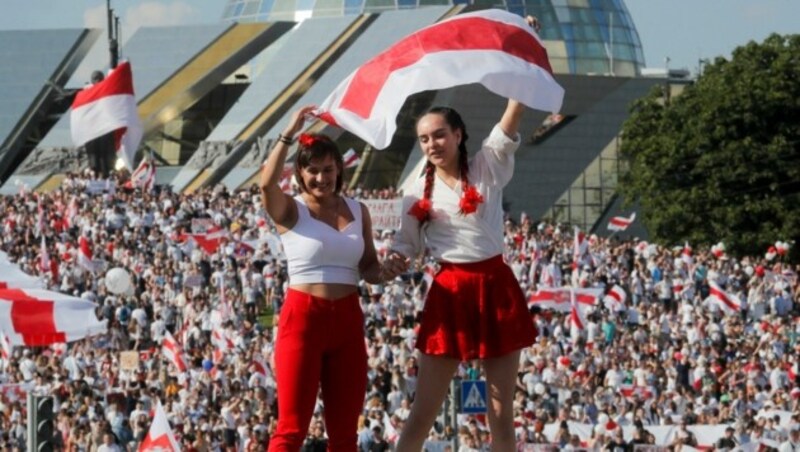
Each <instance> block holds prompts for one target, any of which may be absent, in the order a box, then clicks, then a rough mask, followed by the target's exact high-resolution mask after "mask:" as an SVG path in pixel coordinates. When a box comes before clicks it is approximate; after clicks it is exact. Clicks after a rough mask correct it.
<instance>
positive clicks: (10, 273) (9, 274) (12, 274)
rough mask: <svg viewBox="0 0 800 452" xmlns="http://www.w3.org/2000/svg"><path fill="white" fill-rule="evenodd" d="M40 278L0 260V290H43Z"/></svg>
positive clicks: (13, 264)
mask: <svg viewBox="0 0 800 452" xmlns="http://www.w3.org/2000/svg"><path fill="white" fill-rule="evenodd" d="M43 288H44V283H43V282H42V280H41V279H40V278H37V277H35V276H31V275H29V274H27V273H25V272H24V271H22V269H21V268H19V266H18V265H17V264H15V263H12V262H10V261H8V260H6V259H4V258H3V259H0V289H43Z"/></svg>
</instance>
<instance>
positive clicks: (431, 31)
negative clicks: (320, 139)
mask: <svg viewBox="0 0 800 452" xmlns="http://www.w3.org/2000/svg"><path fill="white" fill-rule="evenodd" d="M498 35H499V37H500V39H499V40H498V39H497V36H498ZM460 50H496V51H498V52H506V53H508V54H511V55H513V56H516V57H518V58H520V59H522V60H525V61H527V62H529V63H531V64H534V65H536V66H539V67H541V68H542V69H545V70H546V71H547V72H549V73H551V74H552V73H553V70H552V68H551V67H550V61H549V60H548V58H547V51H546V50H545V48H544V47H543V46H542V44H541V43H540V42H539V41H538V40H537V39H536V38H535V37H534V36H533V35H531V34H530V33H528V32H527V31H526V30H524V29H522V28H520V27H518V26H514V25H509V24H504V23H501V22H497V21H494V20H489V19H483V18H478V17H471V18H465V19H452V20H448V21H445V22H442V23H439V24H436V25H433V26H431V27H428V28H426V29H423V30H420V31H419V32H417V33H414V34H412V35H411V36H408V37H407V38H405V39H403V40H401V41H400V42H398V43H397V44H395V45H393V46H392V47H391V48H390V49H389V50H387V51H385V52H384V53H382V54H380V55H378V56H376V57H375V58H373V59H372V60H371V61H369V62H368V63H367V64H365V65H364V66H361V67H360V68H359V69H358V71H357V72H356V73H355V74H354V75H353V79H352V80H351V81H350V85H349V86H348V87H347V92H346V93H345V94H344V96H343V97H342V102H341V104H340V108H343V109H346V110H350V111H352V112H353V113H355V114H357V115H359V116H361V117H362V118H369V117H370V116H371V113H372V108H373V107H374V105H375V101H376V99H377V97H378V94H380V92H381V90H382V89H383V86H384V84H386V80H387V79H388V78H389V76H390V75H391V74H392V72H394V71H396V70H398V69H403V68H405V67H408V66H411V65H413V64H414V63H416V62H418V61H419V60H421V59H422V58H423V57H425V56H426V55H429V54H432V53H437V52H443V51H449V52H450V51H460ZM328 116H330V115H328ZM324 119H325V120H326V121H327V118H324ZM330 119H332V118H330ZM331 124H335V121H334V122H331Z"/></svg>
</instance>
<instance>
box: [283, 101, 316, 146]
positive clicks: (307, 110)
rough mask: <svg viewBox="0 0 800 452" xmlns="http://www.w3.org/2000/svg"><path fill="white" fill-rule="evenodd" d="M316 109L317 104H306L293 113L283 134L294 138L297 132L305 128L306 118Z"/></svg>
mask: <svg viewBox="0 0 800 452" xmlns="http://www.w3.org/2000/svg"><path fill="white" fill-rule="evenodd" d="M316 109H317V107H316V106H315V105H306V106H304V107H301V108H300V109H298V110H296V111H295V112H294V113H292V117H291V118H290V119H289V125H288V126H287V127H286V129H285V130H284V132H283V134H282V135H283V136H285V137H287V138H294V136H295V134H297V132H299V131H301V130H303V125H304V124H305V122H306V118H307V117H309V116H310V115H311V112H313V111H314V110H316Z"/></svg>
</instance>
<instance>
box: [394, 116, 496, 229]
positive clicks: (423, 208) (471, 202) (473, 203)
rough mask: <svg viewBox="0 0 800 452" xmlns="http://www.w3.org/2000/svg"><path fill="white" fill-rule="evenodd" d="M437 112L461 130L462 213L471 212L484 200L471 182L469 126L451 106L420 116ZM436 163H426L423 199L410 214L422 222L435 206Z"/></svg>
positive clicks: (453, 126) (459, 156)
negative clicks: (468, 151) (433, 195)
mask: <svg viewBox="0 0 800 452" xmlns="http://www.w3.org/2000/svg"><path fill="white" fill-rule="evenodd" d="M430 114H435V115H439V116H441V117H442V118H443V119H444V120H445V122H446V123H447V125H448V126H450V128H451V129H453V130H460V131H461V141H460V142H459V143H458V167H459V172H460V176H461V191H462V198H461V202H460V208H461V210H460V212H461V214H464V215H466V214H469V213H473V212H475V210H477V204H479V203H481V202H483V197H482V196H481V195H480V193H478V191H477V190H476V189H475V187H474V186H471V185H470V184H469V154H468V153H467V139H468V138H469V135H467V126H466V124H464V120H463V119H462V118H461V115H460V114H458V112H457V111H455V110H454V109H452V108H450V107H439V106H437V107H432V108H430V109H429V110H428V111H426V112H425V114H424V115H422V116H421V117H420V118H422V117H424V116H426V115H430ZM435 174H436V165H434V164H433V163H431V162H430V160H429V161H428V162H427V163H426V164H425V186H424V189H423V192H422V199H420V200H419V201H417V202H416V203H415V204H414V205H413V206H412V207H411V210H410V211H409V214H411V215H413V216H415V217H417V219H418V220H419V221H420V222H421V223H425V222H426V221H428V220H430V212H431V208H432V207H433V201H432V194H433V183H434V180H435V177H434V176H435Z"/></svg>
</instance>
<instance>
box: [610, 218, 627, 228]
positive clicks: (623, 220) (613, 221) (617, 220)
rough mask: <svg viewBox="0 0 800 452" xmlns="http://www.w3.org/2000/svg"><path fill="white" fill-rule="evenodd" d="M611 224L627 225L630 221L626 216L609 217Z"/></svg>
mask: <svg viewBox="0 0 800 452" xmlns="http://www.w3.org/2000/svg"><path fill="white" fill-rule="evenodd" d="M611 224H613V225H614V226H621V227H627V226H628V225H629V224H631V222H630V220H628V219H627V218H623V217H614V218H612V219H611Z"/></svg>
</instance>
